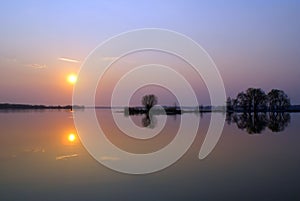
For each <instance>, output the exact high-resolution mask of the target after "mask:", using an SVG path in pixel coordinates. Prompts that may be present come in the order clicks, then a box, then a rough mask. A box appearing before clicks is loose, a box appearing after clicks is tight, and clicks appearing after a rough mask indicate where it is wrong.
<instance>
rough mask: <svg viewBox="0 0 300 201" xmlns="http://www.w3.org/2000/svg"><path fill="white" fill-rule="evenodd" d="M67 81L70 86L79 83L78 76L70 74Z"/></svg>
mask: <svg viewBox="0 0 300 201" xmlns="http://www.w3.org/2000/svg"><path fill="white" fill-rule="evenodd" d="M67 80H68V82H69V83H70V84H75V83H76V81H77V75H75V74H70V75H68V77H67Z"/></svg>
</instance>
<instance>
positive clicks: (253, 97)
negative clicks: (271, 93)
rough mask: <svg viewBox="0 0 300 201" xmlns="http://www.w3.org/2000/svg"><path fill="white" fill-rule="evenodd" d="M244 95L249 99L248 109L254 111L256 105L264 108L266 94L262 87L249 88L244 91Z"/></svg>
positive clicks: (256, 107)
mask: <svg viewBox="0 0 300 201" xmlns="http://www.w3.org/2000/svg"><path fill="white" fill-rule="evenodd" d="M246 95H247V98H248V101H249V105H248V110H253V111H254V112H256V111H257V110H258V107H264V108H266V103H267V96H266V94H265V92H264V91H263V90H262V89H260V88H249V89H247V91H246Z"/></svg>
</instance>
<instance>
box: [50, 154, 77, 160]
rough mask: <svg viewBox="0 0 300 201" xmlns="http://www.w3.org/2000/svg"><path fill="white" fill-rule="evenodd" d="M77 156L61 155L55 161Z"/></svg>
mask: <svg viewBox="0 0 300 201" xmlns="http://www.w3.org/2000/svg"><path fill="white" fill-rule="evenodd" d="M77 156H79V155H78V154H70V155H62V156H57V157H56V158H55V159H56V160H62V159H68V158H74V157H77Z"/></svg>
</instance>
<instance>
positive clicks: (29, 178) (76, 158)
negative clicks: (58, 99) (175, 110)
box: [0, 110, 300, 201]
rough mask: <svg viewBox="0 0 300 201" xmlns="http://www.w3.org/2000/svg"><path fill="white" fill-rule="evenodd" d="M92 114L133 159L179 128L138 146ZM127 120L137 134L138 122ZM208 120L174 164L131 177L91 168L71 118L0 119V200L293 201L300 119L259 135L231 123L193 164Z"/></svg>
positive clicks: (298, 176)
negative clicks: (211, 150) (206, 154)
mask: <svg viewBox="0 0 300 201" xmlns="http://www.w3.org/2000/svg"><path fill="white" fill-rule="evenodd" d="M97 114H98V118H99V121H100V123H101V125H102V126H103V127H104V129H105V130H106V132H108V134H107V136H108V138H109V139H110V140H111V141H112V142H113V143H114V144H116V145H117V146H120V147H122V148H123V149H125V150H128V151H131V152H136V153H144V152H149V151H154V150H158V149H160V148H162V147H163V146H166V145H167V144H168V142H170V141H172V139H173V138H174V133H175V132H176V129H177V128H178V124H179V122H180V116H168V117H167V123H166V127H165V128H164V130H163V133H162V134H160V135H159V136H156V137H154V138H153V139H149V140H145V141H142V140H133V139H130V138H129V139H128V138H126V137H124V136H122V135H121V134H120V131H119V130H118V129H117V128H116V127H115V125H114V124H113V122H112V120H111V119H110V118H109V117H111V111H110V110H99V111H97ZM118 115H122V116H123V114H122V113H119V114H118ZM185 115H190V118H199V116H197V115H198V114H185ZM220 115H224V114H220ZM122 118H130V117H122ZM160 118H161V117H157V120H158V121H159V120H160ZM132 119H133V121H134V122H135V123H136V124H137V125H139V126H143V124H142V117H141V116H133V117H132ZM209 119H210V115H209V114H203V117H202V118H201V121H200V128H199V132H198V133H197V137H196V139H195V141H194V143H193V144H192V146H191V148H190V149H189V150H188V152H187V153H186V154H185V155H184V156H183V157H182V158H181V159H180V160H179V161H178V162H176V163H175V164H173V165H172V166H170V167H169V168H167V169H164V170H162V171H159V172H156V173H153V174H148V175H140V176H137V175H126V174H122V173H118V172H115V171H112V170H110V169H108V168H106V167H104V166H102V165H101V164H99V163H98V162H97V161H95V160H94V159H93V158H92V157H91V156H90V155H89V153H88V152H87V151H86V149H85V148H84V147H83V145H82V144H81V143H80V140H79V138H78V136H77V134H76V129H75V127H74V123H73V119H72V112H70V111H64V110H61V111H58V110H52V111H18V112H9V111H6V112H1V113H0V200H28V201H35V200H56V201H57V200H299V199H300V191H299V186H300V173H299V168H300V154H299V153H300V146H299V145H300V135H299V129H300V114H291V116H290V123H288V125H286V127H284V129H283V131H281V132H272V131H271V130H270V129H268V128H267V127H265V128H264V129H262V130H261V131H260V134H255V133H253V132H252V133H251V134H249V133H248V131H249V129H247V128H244V130H241V129H239V128H238V126H237V124H236V123H234V122H232V123H231V124H230V125H228V124H225V127H224V131H223V133H222V136H221V139H220V141H219V142H218V144H217V146H216V147H215V149H214V150H213V152H212V153H210V155H208V157H207V158H205V159H204V160H199V159H198V154H199V149H200V147H201V145H202V142H203V138H204V136H205V132H206V130H207V127H208V123H209ZM239 122H240V121H239ZM256 122H257V121H256ZM243 125H244V124H243ZM248 125H249V124H248ZM149 129H150V128H149ZM250 130H251V129H250ZM72 134H73V135H74V136H73V137H70V136H72ZM187 135H188V133H187ZM151 140H153V141H151ZM139 143H141V144H139Z"/></svg>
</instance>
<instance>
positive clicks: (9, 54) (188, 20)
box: [0, 0, 300, 105]
mask: <svg viewBox="0 0 300 201" xmlns="http://www.w3.org/2000/svg"><path fill="white" fill-rule="evenodd" d="M299 10H300V1H293V0H290V1H276V0H274V1H271V0H266V1H256V0H254V1H221V0H220V1H218V0H216V1H201V0H200V1H199V0H195V1H193V0H187V1H179V0H165V1H159V0H152V1H129V0H128V1H121V0H110V1H80V0H78V1H56V0H53V1H37V0H36V1H32V0H28V1H17V0H11V1H3V2H1V7H0V36H1V37H0V102H11V103H29V104H49V105H50V104H51V105H56V104H61V105H64V104H71V103H72V90H73V85H72V84H70V83H69V82H68V81H67V77H68V75H70V74H76V73H77V72H78V71H79V69H80V66H81V65H82V64H83V61H84V60H85V58H86V57H87V56H88V55H89V53H90V52H91V51H92V50H93V49H94V48H95V47H97V46H98V45H99V44H100V43H101V42H103V41H105V40H106V39H108V38H110V37H112V36H114V35H116V34H120V33H122V32H125V31H130V30H132V29H140V28H164V29H170V30H173V31H176V32H179V33H182V34H184V35H186V36H188V37H190V38H191V39H193V40H194V41H196V42H197V43H199V44H200V45H201V46H202V47H203V48H204V49H205V50H206V51H207V52H208V53H209V55H210V56H211V58H212V59H213V60H214V62H215V64H216V66H217V67H218V69H219V71H220V73H221V76H222V78H223V81H224V84H225V89H226V93H227V95H228V96H231V97H234V96H235V95H236V94H237V93H238V92H240V91H243V90H246V89H247V88H248V87H260V88H262V89H263V90H264V91H265V92H268V91H269V90H270V89H272V88H279V89H282V90H284V91H285V92H286V93H287V94H288V95H289V97H290V98H291V101H292V103H293V104H300V91H299V89H298V85H299V77H300V21H299V19H300V12H299ZM200 85H201V87H199V88H197V87H195V88H196V89H198V92H197V95H198V96H199V101H201V102H203V104H208V103H209V97H208V96H207V93H206V92H205V86H204V87H203V86H202V85H203V83H201V84H199V86H200ZM201 88H203V93H200V92H201V91H202V89H201ZM158 93H161V92H158ZM203 94H205V95H203ZM100 96H101V94H100ZM169 97H171V96H169ZM162 99H164V98H162ZM162 102H163V103H164V104H173V101H172V100H171V99H168V98H166V99H165V102H164V100H162ZM100 103H101V104H102V103H103V104H105V103H106V101H105V100H104V101H103V102H101V101H100Z"/></svg>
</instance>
